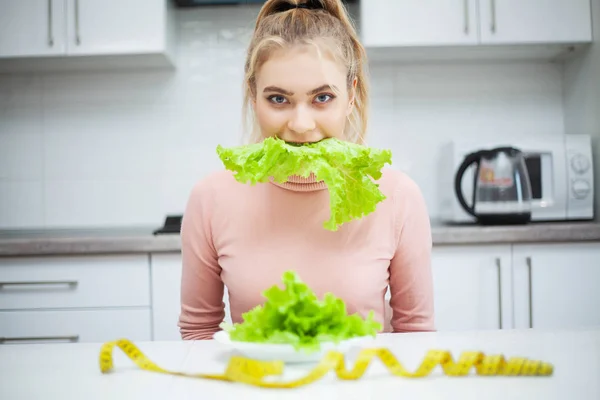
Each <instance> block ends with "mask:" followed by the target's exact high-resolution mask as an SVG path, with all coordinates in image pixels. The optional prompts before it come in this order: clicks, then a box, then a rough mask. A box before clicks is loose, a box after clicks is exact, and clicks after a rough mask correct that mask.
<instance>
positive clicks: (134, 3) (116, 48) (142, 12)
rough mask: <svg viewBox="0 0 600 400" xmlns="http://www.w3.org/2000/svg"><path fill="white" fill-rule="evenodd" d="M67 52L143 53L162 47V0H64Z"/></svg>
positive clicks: (84, 53)
mask: <svg viewBox="0 0 600 400" xmlns="http://www.w3.org/2000/svg"><path fill="white" fill-rule="evenodd" d="M67 10H68V12H67V53H68V54H70V55H100V54H143V53H153V52H161V51H162V50H163V49H164V48H165V38H166V36H165V34H164V32H165V29H166V28H165V21H166V20H165V18H166V13H165V10H166V3H165V1H164V0H151V1H149V0H127V1H122V0H67Z"/></svg>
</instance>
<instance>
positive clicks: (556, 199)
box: [437, 134, 594, 223]
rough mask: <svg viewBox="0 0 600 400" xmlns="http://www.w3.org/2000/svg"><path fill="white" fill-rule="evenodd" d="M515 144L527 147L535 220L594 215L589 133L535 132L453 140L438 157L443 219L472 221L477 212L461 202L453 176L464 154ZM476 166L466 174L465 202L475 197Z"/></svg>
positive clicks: (583, 219) (522, 148) (455, 221)
mask: <svg viewBox="0 0 600 400" xmlns="http://www.w3.org/2000/svg"><path fill="white" fill-rule="evenodd" d="M501 146H511V147H515V148H517V149H519V150H521V151H522V152H523V156H524V158H525V165H526V167H527V171H528V174H529V180H530V182H531V193H532V202H531V221H548V222H550V221H566V220H568V221H585V220H592V219H593V218H594V160H593V156H592V142H591V137H590V136H589V135H580V134H573V135H561V136H559V137H544V138H540V137H531V138H520V139H518V140H510V141H508V142H507V141H506V140H501V139H492V140H477V139H471V140H459V139H456V140H452V141H451V142H449V143H447V144H445V145H444V146H443V148H442V151H441V156H440V158H439V170H438V194H437V197H438V201H439V204H438V206H439V215H440V219H441V220H442V221H443V222H446V223H470V222H475V218H474V217H473V216H471V215H470V214H468V213H467V212H466V211H465V210H464V209H463V208H462V206H461V205H460V203H459V201H458V199H457V197H456V194H455V190H454V179H455V174H456V172H457V170H458V167H459V166H460V165H461V163H462V162H463V160H464V158H465V156H466V155H467V154H469V153H471V152H473V151H477V150H482V149H492V148H494V147H501ZM474 170H475V166H471V167H470V168H469V170H467V171H466V172H465V174H464V176H463V180H462V188H463V194H464V197H465V199H466V200H467V203H468V204H469V205H472V204H471V199H472V198H473V180H474Z"/></svg>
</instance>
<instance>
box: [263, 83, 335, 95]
mask: <svg viewBox="0 0 600 400" xmlns="http://www.w3.org/2000/svg"><path fill="white" fill-rule="evenodd" d="M324 90H331V91H334V92H335V91H336V90H338V88H337V87H335V86H331V85H321V86H319V87H318V88H315V89H313V90H311V91H310V92H308V93H306V94H307V95H311V94H317V93H319V92H322V91H324ZM266 92H271V93H273V92H274V93H281V94H284V95H286V96H293V95H294V92H290V91H287V90H285V89H282V88H280V87H277V86H267V87H265V88H264V89H263V93H266Z"/></svg>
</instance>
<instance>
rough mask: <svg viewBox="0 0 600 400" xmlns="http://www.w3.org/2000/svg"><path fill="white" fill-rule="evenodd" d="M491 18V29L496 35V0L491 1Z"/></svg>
mask: <svg viewBox="0 0 600 400" xmlns="http://www.w3.org/2000/svg"><path fill="white" fill-rule="evenodd" d="M490 8H491V10H490V12H491V15H490V18H491V20H492V21H491V26H490V29H491V31H492V32H493V33H496V0H490Z"/></svg>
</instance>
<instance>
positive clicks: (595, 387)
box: [0, 328, 600, 400]
mask: <svg viewBox="0 0 600 400" xmlns="http://www.w3.org/2000/svg"><path fill="white" fill-rule="evenodd" d="M136 344H137V345H138V346H139V347H140V349H141V350H142V351H143V352H144V353H145V354H146V355H147V356H148V357H149V358H150V359H151V360H153V361H154V362H156V363H157V364H158V365H159V366H161V367H163V368H166V369H170V370H177V371H184V372H207V373H208V372H212V373H222V372H224V368H225V365H226V363H227V359H228V357H229V355H230V353H228V351H227V350H226V349H225V348H224V347H223V346H222V345H220V344H218V343H216V342H214V341H198V342H191V341H188V342H140V343H136ZM370 345H375V346H385V347H387V348H389V349H390V350H392V351H393V352H394V354H395V355H396V357H397V358H398V359H399V360H400V362H402V363H403V364H404V365H405V366H406V367H407V368H408V369H409V370H413V369H414V368H415V367H416V366H417V365H418V364H419V363H420V361H421V359H422V357H423V356H424V355H425V353H426V352H427V350H429V349H434V348H435V349H445V350H449V351H451V352H452V355H453V357H454V358H455V359H456V358H458V356H459V354H460V353H461V352H462V351H466V350H478V351H483V352H484V353H486V354H498V353H502V354H503V355H504V356H505V357H511V356H522V357H527V358H530V359H536V360H542V361H546V362H550V363H552V364H553V365H554V367H555V371H554V375H553V376H552V377H480V376H476V375H474V374H473V375H471V376H468V377H462V378H457V377H446V376H444V375H443V374H442V372H441V369H440V368H439V367H438V368H436V370H435V371H434V373H433V375H430V376H429V377H427V378H415V379H410V378H398V377H393V376H391V375H389V374H388V373H387V372H386V371H385V370H384V369H383V367H382V366H381V364H380V363H379V361H377V362H376V363H374V364H373V366H372V367H371V368H370V369H369V371H368V372H367V374H365V376H364V377H363V378H362V379H361V380H358V381H340V380H338V379H337V378H336V377H335V375H334V374H333V373H331V374H330V375H329V376H328V377H326V378H323V379H322V380H321V381H318V382H315V383H312V384H310V385H308V386H304V387H301V388H296V389H261V388H256V387H253V386H248V385H244V384H237V383H229V382H219V381H208V380H202V379H193V378H186V377H178V376H172V375H164V374H158V373H153V372H147V371H143V370H140V369H138V367H137V366H135V365H134V364H133V363H132V362H131V361H130V360H129V359H127V358H126V357H125V355H124V354H123V353H122V352H121V351H120V350H119V349H115V351H114V357H115V371H114V372H112V373H111V374H106V375H103V374H101V373H100V370H99V366H98V352H99V348H100V343H98V344H88V343H82V344H37V345H36V344H28V345H18V344H17V345H2V346H0V399H7V400H13V399H14V400H24V399H44V400H54V399H56V400H59V399H60V400H64V399H86V400H91V399H111V400H120V399H127V400H133V399H144V400H153V399H160V400H164V399H178V400H183V399H194V400H198V399H235V398H237V399H243V400H252V399H261V400H262V399H327V400H332V399H360V400H365V399H461V400H467V399H477V400H480V399H482V398H485V399H488V400H490V399H502V400H506V399H544V400H549V399H578V400H580V399H581V400H582V399H600V328H599V329H598V330H574V331H531V330H527V331H525V330H524V331H517V330H512V331H511V330H506V331H479V332H444V333H439V332H438V333H415V334H384V335H380V336H378V337H377V339H376V340H375V341H374V343H371V344H370ZM302 372H303V370H302V367H298V366H296V367H288V366H286V373H285V375H284V378H285V377H297V376H299V375H301V374H302Z"/></svg>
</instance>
